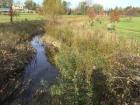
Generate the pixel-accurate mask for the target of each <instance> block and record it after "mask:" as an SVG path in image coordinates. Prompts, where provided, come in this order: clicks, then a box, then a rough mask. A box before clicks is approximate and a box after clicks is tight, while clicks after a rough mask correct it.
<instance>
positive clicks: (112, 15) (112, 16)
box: [110, 10, 120, 22]
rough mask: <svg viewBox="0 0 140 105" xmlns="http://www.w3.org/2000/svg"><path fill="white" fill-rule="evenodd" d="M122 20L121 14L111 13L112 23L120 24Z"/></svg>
mask: <svg viewBox="0 0 140 105" xmlns="http://www.w3.org/2000/svg"><path fill="white" fill-rule="evenodd" d="M119 20H120V13H119V12H118V11H116V10H114V11H112V12H111V13H110V21H111V22H119Z"/></svg>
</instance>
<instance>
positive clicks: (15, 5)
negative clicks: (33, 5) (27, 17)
mask: <svg viewBox="0 0 140 105" xmlns="http://www.w3.org/2000/svg"><path fill="white" fill-rule="evenodd" d="M12 8H13V10H14V11H16V12H22V11H24V5H22V4H19V5H18V4H14V5H13V6H12Z"/></svg>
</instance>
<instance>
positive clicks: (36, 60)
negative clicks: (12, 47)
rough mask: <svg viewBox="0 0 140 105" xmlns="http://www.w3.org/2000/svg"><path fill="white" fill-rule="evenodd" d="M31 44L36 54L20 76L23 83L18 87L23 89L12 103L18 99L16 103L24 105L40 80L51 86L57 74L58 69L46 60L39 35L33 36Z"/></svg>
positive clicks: (32, 94)
mask: <svg viewBox="0 0 140 105" xmlns="http://www.w3.org/2000/svg"><path fill="white" fill-rule="evenodd" d="M31 44H32V47H33V48H34V49H35V50H36V54H35V56H34V57H33V59H32V61H31V62H30V63H29V64H28V65H27V66H26V67H25V71H24V73H23V77H22V81H23V82H24V83H23V85H22V87H21V88H22V89H20V91H22V90H23V91H22V92H21V94H20V95H18V96H16V97H15V99H14V100H15V101H14V103H15V102H16V103H18V101H19V104H18V105H25V103H28V102H30V101H31V100H32V99H33V96H34V95H35V93H36V92H37V90H38V89H39V88H40V87H41V86H42V85H41V81H44V80H45V81H47V84H48V86H51V85H53V84H54V83H55V82H56V78H57V77H58V75H59V72H58V70H57V69H56V68H55V67H54V66H53V65H52V64H51V63H50V62H49V61H48V57H47V56H46V52H45V47H44V44H43V42H42V40H41V36H35V37H34V38H33V39H32V41H31ZM29 81H30V82H29ZM19 93H20V92H19ZM17 94H18V93H17ZM14 103H13V102H12V103H11V104H10V105H16V104H14Z"/></svg>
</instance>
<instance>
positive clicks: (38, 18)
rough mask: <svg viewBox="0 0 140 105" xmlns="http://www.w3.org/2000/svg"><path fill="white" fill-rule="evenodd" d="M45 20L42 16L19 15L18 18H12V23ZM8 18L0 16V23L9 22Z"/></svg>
mask: <svg viewBox="0 0 140 105" xmlns="http://www.w3.org/2000/svg"><path fill="white" fill-rule="evenodd" d="M42 19H45V18H44V17H43V16H40V15H38V14H31V13H26V14H19V16H14V18H13V20H14V21H24V20H42ZM9 21H10V17H9V16H8V15H0V23H5V22H9Z"/></svg>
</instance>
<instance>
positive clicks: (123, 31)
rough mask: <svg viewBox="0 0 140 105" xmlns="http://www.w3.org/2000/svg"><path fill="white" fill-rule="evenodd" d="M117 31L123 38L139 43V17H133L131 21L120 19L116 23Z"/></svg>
mask: <svg viewBox="0 0 140 105" xmlns="http://www.w3.org/2000/svg"><path fill="white" fill-rule="evenodd" d="M117 31H118V33H119V35H121V36H123V37H129V38H133V39H136V40H138V41H140V17H133V18H132V20H131V21H129V20H128V18H121V20H120V22H119V23H117Z"/></svg>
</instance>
